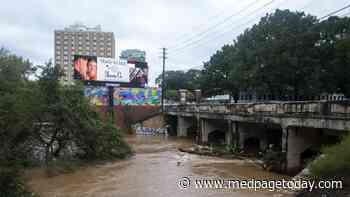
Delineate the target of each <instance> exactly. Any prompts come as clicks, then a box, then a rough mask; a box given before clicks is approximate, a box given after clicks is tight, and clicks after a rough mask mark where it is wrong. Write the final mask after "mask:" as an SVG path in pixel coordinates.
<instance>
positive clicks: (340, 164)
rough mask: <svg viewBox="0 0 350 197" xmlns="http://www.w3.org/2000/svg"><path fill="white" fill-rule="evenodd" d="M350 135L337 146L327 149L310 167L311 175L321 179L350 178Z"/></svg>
mask: <svg viewBox="0 0 350 197" xmlns="http://www.w3.org/2000/svg"><path fill="white" fill-rule="evenodd" d="M349 149H350V135H348V136H346V137H344V139H343V140H342V141H341V142H340V143H339V144H336V145H333V146H330V147H326V148H324V149H323V150H322V155H321V156H320V157H319V158H318V159H317V160H315V161H314V162H313V163H311V165H310V169H311V173H312V174H313V175H315V176H317V177H320V178H333V177H348V176H350V153H349Z"/></svg>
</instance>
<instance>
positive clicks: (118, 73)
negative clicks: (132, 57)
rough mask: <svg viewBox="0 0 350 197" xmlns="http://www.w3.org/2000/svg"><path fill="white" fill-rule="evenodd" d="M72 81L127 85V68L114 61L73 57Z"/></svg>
mask: <svg viewBox="0 0 350 197" xmlns="http://www.w3.org/2000/svg"><path fill="white" fill-rule="evenodd" d="M73 66H74V79H78V80H83V81H106V82H120V83H128V82H129V81H130V78H129V66H128V65H120V64H119V63H118V62H117V61H116V60H115V59H112V58H102V57H96V56H85V55H74V63H73Z"/></svg>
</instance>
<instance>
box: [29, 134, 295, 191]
mask: <svg viewBox="0 0 350 197" xmlns="http://www.w3.org/2000/svg"><path fill="white" fill-rule="evenodd" d="M127 140H128V142H129V143H130V144H132V146H133V147H134V150H135V152H136V153H135V155H134V156H133V157H131V158H130V159H127V160H123V161H115V162H109V163H105V164H100V165H93V166H90V167H81V168H79V169H78V170H76V171H74V172H72V173H66V174H61V175H58V176H54V177H48V176H47V175H45V173H44V170H42V169H33V170H30V171H28V172H26V176H25V177H26V179H27V185H28V186H29V187H30V188H31V189H32V190H33V191H34V192H36V193H38V194H39V195H40V196H42V197H119V196H121V197H124V196H125V197H139V196H140V197H164V196H166V197H177V196H181V197H185V196H213V197H214V196H215V197H216V196H236V197H246V196H259V197H260V196H262V197H265V196H266V197H267V196H272V197H289V196H292V195H291V194H290V193H288V192H285V191H278V192H276V191H274V192H270V191H267V190H259V191H251V190H242V189H241V190H237V189H236V190H235V189H230V190H223V189H222V190H219V189H195V187H194V186H193V181H192V180H194V179H195V178H206V177H208V178H212V179H213V178H218V179H220V178H221V179H241V180H242V179H244V180H245V179H253V178H254V179H256V180H257V179H259V180H280V179H283V178H284V179H288V177H286V176H282V175H277V174H273V173H270V172H266V171H263V170H262V169H261V168H260V167H259V166H257V165H255V164H253V163H252V162H249V161H244V160H232V159H231V160H229V159H221V158H216V157H208V156H199V155H193V154H188V153H183V152H180V151H178V148H179V147H186V146H191V142H190V141H188V140H184V139H177V138H171V137H165V136H129V137H127ZM182 177H188V178H190V180H191V183H192V185H190V187H189V188H187V189H181V188H180V187H179V184H178V182H179V179H180V178H182Z"/></svg>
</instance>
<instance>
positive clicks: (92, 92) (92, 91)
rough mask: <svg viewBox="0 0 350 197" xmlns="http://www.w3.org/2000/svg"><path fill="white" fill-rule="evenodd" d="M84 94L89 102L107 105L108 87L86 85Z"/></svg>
mask: <svg viewBox="0 0 350 197" xmlns="http://www.w3.org/2000/svg"><path fill="white" fill-rule="evenodd" d="M85 96H87V97H89V98H90V102H91V104H93V105H96V106H107V105H108V88H107V87H105V86H86V87H85Z"/></svg>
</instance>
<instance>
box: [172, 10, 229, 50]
mask: <svg viewBox="0 0 350 197" xmlns="http://www.w3.org/2000/svg"><path fill="white" fill-rule="evenodd" d="M223 14H224V10H221V11H220V12H217V14H215V15H213V16H211V17H208V19H207V22H209V21H213V19H218V17H219V16H221V15H223ZM204 25H207V23H202V24H199V25H195V26H192V27H191V29H192V30H193V29H198V28H199V27H201V26H204ZM190 34H191V33H188V32H187V33H183V34H181V35H180V36H177V37H175V40H181V39H184V38H186V37H191V35H190ZM169 48H173V47H172V46H171V47H169Z"/></svg>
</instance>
